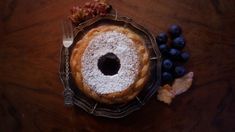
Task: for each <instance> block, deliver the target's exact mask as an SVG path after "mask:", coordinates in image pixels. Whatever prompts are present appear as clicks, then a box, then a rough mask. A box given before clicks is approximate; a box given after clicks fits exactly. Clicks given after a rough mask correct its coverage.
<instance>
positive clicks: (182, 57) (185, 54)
mask: <svg viewBox="0 0 235 132" xmlns="http://www.w3.org/2000/svg"><path fill="white" fill-rule="evenodd" d="M189 56H190V55H189V53H188V52H187V51H184V52H182V53H181V54H180V60H181V61H183V62H186V61H188V59H189Z"/></svg>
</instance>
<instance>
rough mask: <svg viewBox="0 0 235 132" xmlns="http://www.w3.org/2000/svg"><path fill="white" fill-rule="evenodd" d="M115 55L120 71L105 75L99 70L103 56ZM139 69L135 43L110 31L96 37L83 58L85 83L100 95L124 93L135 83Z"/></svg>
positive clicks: (120, 34) (122, 35)
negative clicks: (99, 61)
mask: <svg viewBox="0 0 235 132" xmlns="http://www.w3.org/2000/svg"><path fill="white" fill-rule="evenodd" d="M107 53H113V54H115V55H116V56H117V57H118V58H119V60H120V65H121V66H120V69H119V71H118V73H117V74H115V75H104V74H103V73H102V72H101V71H100V70H99V69H98V65H97V64H98V60H99V58H100V57H101V56H103V55H105V54H107ZM138 67H139V58H138V55H137V50H136V48H135V46H134V43H133V41H132V40H131V39H129V38H128V37H127V36H126V35H124V34H122V33H119V32H115V31H109V32H105V33H102V34H100V35H98V36H96V37H94V38H93V39H92V40H91V41H90V43H89V44H88V46H87V48H86V50H85V52H84V54H83V57H82V69H81V71H82V75H83V79H84V80H83V81H85V83H86V84H88V85H89V86H90V87H91V88H92V89H93V90H94V91H96V92H97V93H99V94H107V93H113V92H119V91H123V90H124V89H125V88H128V87H129V86H130V85H131V84H132V83H134V81H135V78H136V74H137V72H138Z"/></svg>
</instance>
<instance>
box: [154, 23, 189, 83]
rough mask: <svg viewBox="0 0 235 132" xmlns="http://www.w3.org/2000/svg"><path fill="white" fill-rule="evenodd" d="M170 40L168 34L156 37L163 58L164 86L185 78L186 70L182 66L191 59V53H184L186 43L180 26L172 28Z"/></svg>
mask: <svg viewBox="0 0 235 132" xmlns="http://www.w3.org/2000/svg"><path fill="white" fill-rule="evenodd" d="M169 39H170V40H168V34H167V33H159V34H158V35H157V37H156V41H157V44H158V46H159V49H160V52H161V53H162V56H163V61H162V85H164V84H170V83H172V81H173V80H174V79H175V78H178V77H182V76H184V75H185V73H186V69H185V67H184V66H183V65H182V64H183V63H185V62H187V61H188V59H189V53H188V52H187V51H183V48H184V47H185V44H186V42H185V38H184V37H183V35H182V29H181V27H180V26H178V25H171V26H170V28H169Z"/></svg>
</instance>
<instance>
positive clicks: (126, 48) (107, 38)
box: [70, 25, 150, 104]
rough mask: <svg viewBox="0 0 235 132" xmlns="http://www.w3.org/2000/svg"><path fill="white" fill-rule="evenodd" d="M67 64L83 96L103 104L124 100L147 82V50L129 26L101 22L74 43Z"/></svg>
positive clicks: (148, 63)
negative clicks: (101, 23) (102, 23)
mask: <svg viewBox="0 0 235 132" xmlns="http://www.w3.org/2000/svg"><path fill="white" fill-rule="evenodd" d="M70 68H71V71H72V76H73V78H74V81H75V83H76V85H77V86H78V88H79V89H80V90H81V91H82V92H83V93H84V94H85V95H86V96H88V97H91V98H93V99H94V100H96V101H98V102H101V103H105V104H115V103H126V102H128V101H130V100H132V99H133V98H135V96H137V94H138V93H139V92H140V91H141V90H142V89H143V88H144V85H145V84H146V83H147V80H148V77H149V72H150V62H149V52H148V49H147V47H145V41H144V39H143V38H142V37H141V36H140V35H138V34H136V33H135V32H133V31H132V30H131V29H128V28H125V27H120V26H115V25H102V26H98V27H96V28H92V29H91V30H89V31H88V32H87V33H86V34H85V35H84V36H83V37H82V38H81V39H80V40H79V41H78V42H77V43H76V45H75V46H74V48H73V50H72V54H71V58H70Z"/></svg>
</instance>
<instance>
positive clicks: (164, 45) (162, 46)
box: [159, 44, 168, 55]
mask: <svg viewBox="0 0 235 132" xmlns="http://www.w3.org/2000/svg"><path fill="white" fill-rule="evenodd" d="M159 50H160V52H161V53H162V54H163V55H165V54H166V53H167V51H168V46H167V45H166V44H161V45H159Z"/></svg>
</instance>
